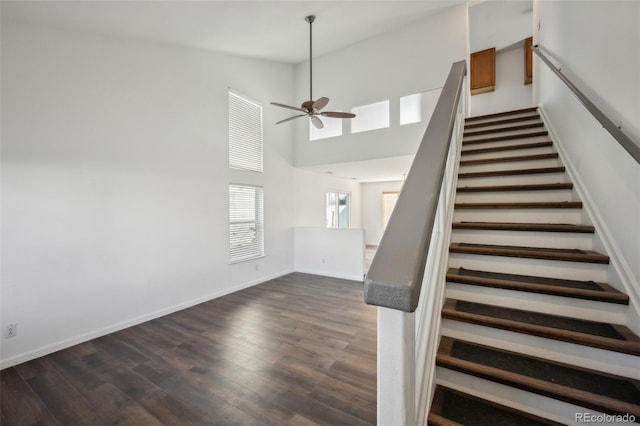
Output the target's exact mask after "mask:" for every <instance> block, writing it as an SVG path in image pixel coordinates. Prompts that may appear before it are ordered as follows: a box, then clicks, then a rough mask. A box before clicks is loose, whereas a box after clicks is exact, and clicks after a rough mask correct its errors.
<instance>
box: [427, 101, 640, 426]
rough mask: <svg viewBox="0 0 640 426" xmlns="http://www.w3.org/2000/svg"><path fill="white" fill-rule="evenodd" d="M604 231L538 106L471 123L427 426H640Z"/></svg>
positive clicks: (632, 351) (637, 345) (638, 379)
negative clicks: (595, 424)
mask: <svg viewBox="0 0 640 426" xmlns="http://www.w3.org/2000/svg"><path fill="white" fill-rule="evenodd" d="M597 232H598V230H597V229H596V228H595V227H594V226H593V224H592V223H591V221H590V220H589V217H588V215H587V214H586V213H585V211H584V209H583V205H582V200H580V198H579V196H578V194H577V192H576V190H575V188H574V186H573V183H572V182H571V181H570V178H569V176H568V175H567V172H566V169H565V167H564V165H563V164H562V161H561V159H560V157H559V155H558V152H557V151H556V149H555V147H554V143H553V141H552V140H551V139H550V137H549V134H548V132H547V130H546V129H545V126H544V123H543V122H542V121H541V120H540V116H539V114H538V112H537V110H536V109H535V108H530V109H524V110H517V111H511V112H505V113H500V114H492V115H488V116H482V117H473V118H469V119H467V120H466V125H465V131H464V138H463V142H462V152H461V158H460V168H459V174H458V189H457V194H456V200H455V210H454V219H453V223H452V236H451V245H450V249H449V261H448V262H449V264H448V268H449V270H448V273H447V275H446V284H445V302H444V307H443V309H442V317H441V318H442V319H441V321H442V322H441V334H442V337H441V339H440V345H439V349H438V353H437V357H436V366H437V367H436V392H435V395H434V398H433V401H432V404H431V412H430V414H429V418H428V422H429V424H434V425H455V424H471V425H485V424H486V425H516V424H517V425H520V424H522V425H529V424H530V425H538V424H576V423H580V420H581V419H584V418H585V416H603V417H589V418H592V419H593V418H598V419H603V420H609V421H612V419H613V420H615V419H621V418H625V419H627V420H629V419H635V422H640V338H639V337H638V336H637V335H636V334H635V333H634V332H633V331H632V330H631V329H630V328H628V327H627V324H626V318H628V315H627V314H628V310H629V309H633V308H632V307H630V305H629V298H628V297H627V295H626V294H624V293H623V292H621V291H620V290H619V289H616V288H614V286H612V285H611V284H610V283H609V278H610V276H611V273H612V268H611V266H610V259H609V255H608V253H603V252H600V251H598V249H597V248H598V247H599V245H598V244H596V243H595V241H596V238H597ZM605 415H606V416H610V417H606V416H605ZM611 416H626V417H611Z"/></svg>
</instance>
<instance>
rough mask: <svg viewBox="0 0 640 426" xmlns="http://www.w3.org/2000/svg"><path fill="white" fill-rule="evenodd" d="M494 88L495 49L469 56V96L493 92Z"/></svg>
mask: <svg viewBox="0 0 640 426" xmlns="http://www.w3.org/2000/svg"><path fill="white" fill-rule="evenodd" d="M495 86H496V48H495V47H492V48H491V49H486V50H481V51H479V52H475V53H472V54H471V94H472V95H477V94H480V93H486V92H493V91H494V90H495Z"/></svg>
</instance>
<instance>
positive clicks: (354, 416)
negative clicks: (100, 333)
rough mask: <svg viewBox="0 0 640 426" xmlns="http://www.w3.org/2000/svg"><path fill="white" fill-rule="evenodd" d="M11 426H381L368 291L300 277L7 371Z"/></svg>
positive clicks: (5, 403)
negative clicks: (377, 425) (378, 424)
mask: <svg viewBox="0 0 640 426" xmlns="http://www.w3.org/2000/svg"><path fill="white" fill-rule="evenodd" d="M0 379H1V388H0V391H1V400H2V410H1V417H0V423H1V424H2V426H9V425H33V424H38V425H107V424H110V425H112V424H130V425H157V424H165V425H231V424H238V425H252V424H259V425H263V424H274V425H287V424H293V425H314V424H319V425H340V424H343V425H359V424H375V422H376V310H375V307H373V306H367V305H365V304H364V302H363V296H362V284H361V283H358V282H354V281H345V280H339V279H333V278H326V277H319V276H314V275H306V274H298V273H295V274H291V275H287V276H284V277H281V278H278V279H274V280H271V281H268V282H266V283H263V284H261V285H258V286H254V287H251V288H249V289H246V290H243V291H240V292H237V293H233V294H230V295H227V296H224V297H221V298H218V299H215V300H212V301H210V302H206V303H203V304H200V305H198V306H195V307H192V308H189V309H185V310H183V311H180V312H177V313H174V314H171V315H168V316H165V317H162V318H159V319H156V320H153V321H149V322H146V323H144V324H141V325H138V326H135V327H131V328H128V329H126V330H122V331H119V332H117V333H113V334H110V335H107V336H104V337H101V338H99V339H94V340H91V341H89V342H86V343H82V344H80V345H77V346H74V347H71V348H68V349H65V350H63V351H60V352H56V353H54V354H51V355H48V356H45V357H42V358H38V359H36V360H33V361H30V362H27V363H23V364H20V365H18V366H16V367H12V368H7V369H5V370H2V372H0Z"/></svg>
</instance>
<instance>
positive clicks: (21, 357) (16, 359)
mask: <svg viewBox="0 0 640 426" xmlns="http://www.w3.org/2000/svg"><path fill="white" fill-rule="evenodd" d="M292 272H294V270H293V269H287V270H284V271H280V272H277V273H275V274H271V275H268V276H265V277H262V278H260V279H258V280H254V281H250V282H246V283H243V284H240V285H237V286H234V287H231V288H227V289H225V290H223V291H220V292H216V293H211V294H207V295H205V296H202V297H198V298H196V299H192V300H189V301H186V302H183V303H179V304H177V305H173V306H169V307H167V308H164V309H160V310H157V311H154V312H151V313H148V314H145V315H141V316H139V317H136V318H131V319H128V320H125V321H122V322H119V323H117V324H113V325H110V326H107V327H103V328H100V329H98V330H93V331H90V332H88V333H83V334H81V335H79V336H74V337H72V338H69V339H65V340H62V341H59V342H55V343H52V344H49V345H46V346H43V347H41V348H38V349H34V350H31V351H28V352H24V353H21V354H18V355H15V356H13V357H11V358H8V359H3V360H2V361H0V370H2V369H5V368H7V367H13V366H15V365H18V364H22V363H23V362H27V361H31V360H33V359H36V358H39V357H41V356H45V355H49V354H52V353H54V352H57V351H60V350H62V349H66V348H69V347H71V346H74V345H77V344H80V343H84V342H87V341H89V340H92V339H96V338H98V337H102V336H105V335H107V334H110V333H115V332H116V331H120V330H124V329H125V328H129V327H133V326H134V325H138V324H142V323H143V322H147V321H150V320H153V319H156V318H160V317H163V316H165V315H169V314H172V313H174V312H178V311H181V310H183V309H186V308H190V307H192V306H195V305H199V304H200V303H204V302H208V301H209V300H213V299H217V298H219V297H222V296H225V295H227V294H231V293H235V292H236V291H240V290H244V289H245V288H249V287H253V286H254V285H258V284H262V283H264V282H266V281H269V280H272V279H275V278H278V277H281V276H283V275H287V274H290V273H292Z"/></svg>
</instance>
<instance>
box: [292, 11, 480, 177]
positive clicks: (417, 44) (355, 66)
mask: <svg viewBox="0 0 640 426" xmlns="http://www.w3.org/2000/svg"><path fill="white" fill-rule="evenodd" d="M466 22H467V7H466V5H464V4H462V5H458V6H454V7H451V8H448V9H446V10H444V11H442V12H440V13H437V14H435V15H433V16H431V17H428V18H426V19H422V20H420V21H417V22H416V23H414V24H413V25H407V26H405V27H404V28H402V29H400V30H397V31H392V32H388V33H385V34H383V35H380V36H377V37H373V38H371V39H368V40H365V41H362V42H360V43H357V44H354V45H351V46H349V47H347V48H345V49H342V50H339V51H336V52H333V53H331V54H327V55H324V56H322V57H318V58H314V61H313V76H314V81H313V96H314V97H315V98H318V97H320V96H327V97H329V98H330V99H331V102H330V103H329V105H328V106H327V107H326V109H327V110H339V109H341V110H343V111H350V109H351V108H352V107H355V106H360V105H364V104H369V103H373V102H377V101H383V100H385V99H389V100H390V123H391V127H389V128H387V129H381V130H373V131H368V132H363V133H357V134H350V123H349V121H348V120H345V122H344V126H343V136H342V137H335V138H330V139H322V140H318V141H312V142H310V141H309V129H308V123H307V121H306V120H297V121H296V123H295V131H296V133H295V134H296V159H295V164H296V166H298V167H303V166H311V165H317V164H331V163H339V162H347V161H359V160H370V159H375V158H385V157H396V156H401V155H409V154H415V151H416V150H417V147H418V144H419V143H420V140H421V139H422V134H423V133H424V130H425V128H426V124H427V123H425V122H422V123H417V124H410V125H405V126H399V125H398V123H399V98H400V97H401V96H406V95H410V94H414V93H418V92H424V91H427V90H431V89H434V88H439V87H442V85H443V84H444V81H445V79H446V77H447V74H448V73H449V69H450V68H451V64H452V63H453V62H456V61H459V60H462V59H464V58H465V57H466V56H467V53H468V52H467V29H466V28H467V23H466ZM314 25H315V26H316V28H317V26H319V25H322V21H321V20H320V19H318V21H317V22H316V24H314ZM308 97H309V64H308V62H307V63H304V64H301V65H299V66H297V67H296V99H297V103H300V102H302V101H303V100H307V98H308ZM280 114H281V116H282V117H286V116H287V115H286V113H284V112H281V113H280Z"/></svg>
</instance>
